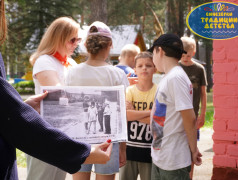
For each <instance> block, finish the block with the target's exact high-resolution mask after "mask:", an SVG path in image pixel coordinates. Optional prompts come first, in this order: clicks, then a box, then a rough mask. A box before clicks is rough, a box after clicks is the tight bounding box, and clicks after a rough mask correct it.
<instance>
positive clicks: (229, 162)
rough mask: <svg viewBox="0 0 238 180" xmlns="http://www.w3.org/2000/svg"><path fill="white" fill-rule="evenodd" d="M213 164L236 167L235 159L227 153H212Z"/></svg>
mask: <svg viewBox="0 0 238 180" xmlns="http://www.w3.org/2000/svg"><path fill="white" fill-rule="evenodd" d="M213 165H215V166H222V167H232V168H236V159H235V158H232V157H229V156H227V155H214V157H213Z"/></svg>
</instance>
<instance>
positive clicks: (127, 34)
mask: <svg viewBox="0 0 238 180" xmlns="http://www.w3.org/2000/svg"><path fill="white" fill-rule="evenodd" d="M88 28H89V26H83V33H85V34H84V37H85V38H86V32H87V29H88ZM110 29H111V31H112V43H113V48H112V49H111V51H110V56H119V55H120V53H121V49H122V47H123V46H124V45H126V44H134V43H135V40H136V37H137V35H138V32H140V25H119V26H112V27H110ZM84 41H85V39H84ZM84 41H83V43H80V44H79V47H78V53H79V54H82V55H84V54H87V51H86V48H85V46H84Z"/></svg>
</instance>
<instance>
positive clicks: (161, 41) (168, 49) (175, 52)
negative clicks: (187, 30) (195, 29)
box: [148, 34, 187, 60]
mask: <svg viewBox="0 0 238 180" xmlns="http://www.w3.org/2000/svg"><path fill="white" fill-rule="evenodd" d="M158 47H161V48H162V49H163V51H164V52H165V55H166V56H168V57H173V58H176V59H177V60H180V59H181V57H182V54H183V53H185V54H187V52H186V51H185V50H184V48H183V43H182V41H181V39H180V38H179V37H178V36H177V35H175V34H162V35H161V36H160V37H159V38H158V39H157V40H155V41H154V43H153V46H152V47H151V48H150V49H148V51H149V52H153V51H154V48H156V50H157V48H158Z"/></svg>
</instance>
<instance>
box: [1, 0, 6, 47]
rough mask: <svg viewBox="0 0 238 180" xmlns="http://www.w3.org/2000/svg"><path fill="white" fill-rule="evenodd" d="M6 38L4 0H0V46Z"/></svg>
mask: <svg viewBox="0 0 238 180" xmlns="http://www.w3.org/2000/svg"><path fill="white" fill-rule="evenodd" d="M6 37H7V21H6V17H5V6H4V0H0V45H1V44H2V43H3V42H4V40H5V39H6Z"/></svg>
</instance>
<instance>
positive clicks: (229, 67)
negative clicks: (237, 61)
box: [212, 61, 236, 73]
mask: <svg viewBox="0 0 238 180" xmlns="http://www.w3.org/2000/svg"><path fill="white" fill-rule="evenodd" d="M212 69H213V72H214V73H222V72H223V73H224V72H235V70H236V66H235V65H234V64H233V63H215V61H214V64H213V68H212Z"/></svg>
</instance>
